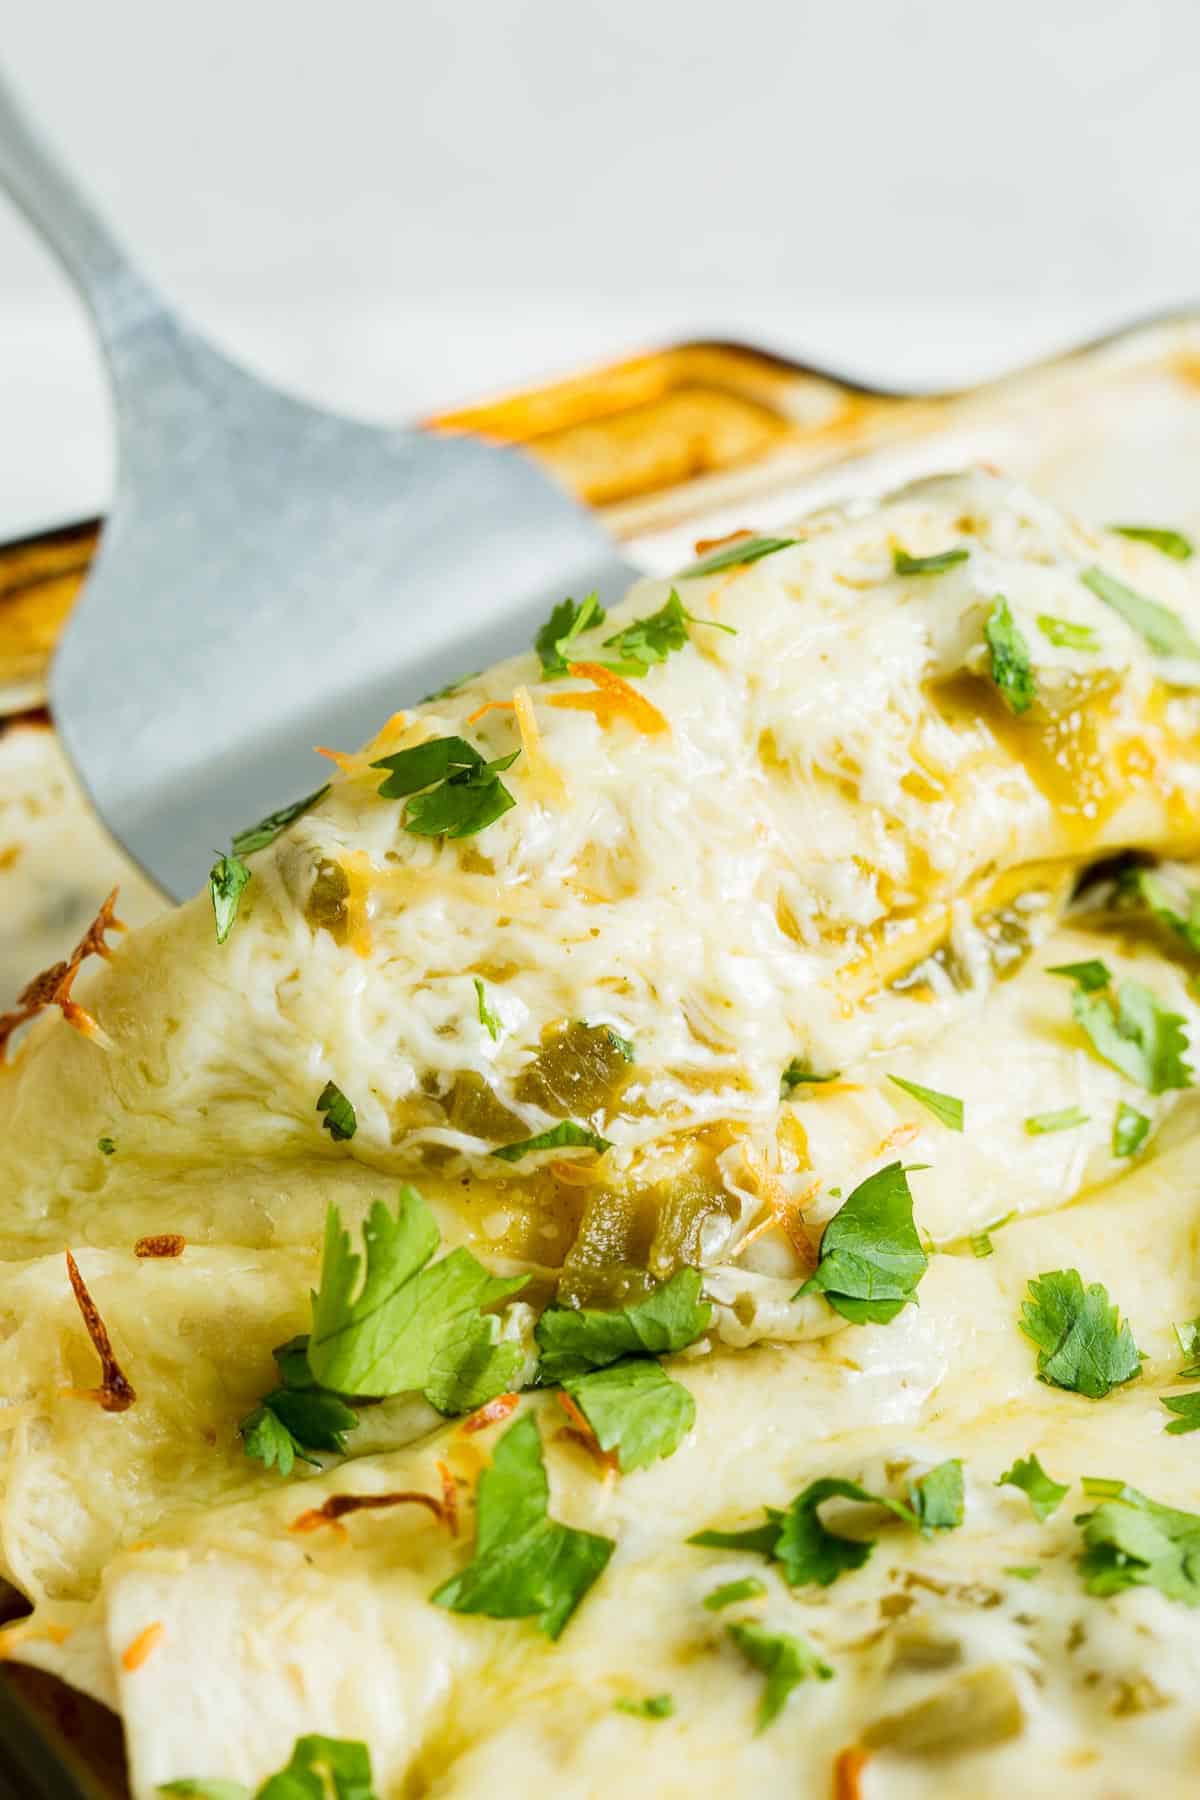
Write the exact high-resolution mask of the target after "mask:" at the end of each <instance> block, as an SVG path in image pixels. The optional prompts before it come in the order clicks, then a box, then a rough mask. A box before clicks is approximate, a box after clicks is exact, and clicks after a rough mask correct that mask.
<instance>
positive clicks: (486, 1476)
mask: <svg viewBox="0 0 1200 1800" xmlns="http://www.w3.org/2000/svg"><path fill="white" fill-rule="evenodd" d="M549 1503H550V1487H549V1483H548V1482H547V1480H546V1465H545V1461H544V1459H543V1456H542V1441H541V1438H540V1436H539V1435H538V1427H537V1420H536V1419H535V1418H534V1416H533V1414H532V1413H526V1414H525V1415H524V1417H523V1418H520V1419H518V1420H517V1422H516V1424H515V1425H511V1426H510V1427H509V1429H508V1430H507V1431H506V1432H505V1433H504V1435H503V1437H502V1438H501V1439H500V1441H499V1442H498V1443H497V1445H496V1448H495V1451H494V1452H493V1455H492V1462H491V1466H490V1467H489V1468H486V1469H485V1470H484V1471H483V1473H482V1475H481V1476H480V1477H479V1490H478V1507H477V1512H476V1531H475V1554H474V1557H473V1558H472V1560H471V1561H470V1562H469V1563H468V1564H467V1566H466V1568H465V1569H463V1570H462V1571H461V1572H460V1573H459V1574H457V1575H454V1576H452V1577H451V1579H450V1580H449V1581H445V1582H443V1583H442V1585H441V1587H439V1588H436V1589H435V1590H434V1592H433V1593H432V1594H431V1595H430V1599H431V1600H432V1601H433V1603H434V1605H435V1606H444V1607H447V1608H448V1609H449V1611H451V1612H459V1613H486V1614H487V1616H488V1617H489V1618H491V1619H528V1618H536V1619H537V1622H538V1629H539V1630H540V1631H543V1632H545V1634H546V1636H547V1637H549V1638H556V1637H558V1635H559V1633H560V1632H561V1631H562V1629H563V1627H564V1625H566V1623H567V1621H568V1619H569V1618H570V1617H571V1614H572V1613H573V1612H574V1611H575V1608H576V1607H577V1606H578V1605H579V1602H580V1601H581V1600H582V1599H583V1597H584V1595H585V1594H586V1593H587V1591H588V1589H589V1588H590V1587H591V1586H592V1584H593V1582H594V1581H596V1580H597V1579H598V1577H599V1576H600V1575H601V1574H602V1573H603V1572H604V1569H605V1567H606V1565H607V1563H608V1559H609V1557H610V1556H611V1555H612V1553H613V1551H614V1550H615V1548H616V1545H615V1543H614V1542H613V1540H612V1539H611V1538H606V1537H599V1536H597V1535H596V1534H595V1533H594V1532H591V1531H577V1530H576V1529H575V1528H574V1527H573V1526H570V1525H560V1524H559V1523H558V1521H557V1520H555V1519H552V1518H550V1516H549Z"/></svg>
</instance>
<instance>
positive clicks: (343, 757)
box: [313, 744, 354, 775]
mask: <svg viewBox="0 0 1200 1800" xmlns="http://www.w3.org/2000/svg"><path fill="white" fill-rule="evenodd" d="M313 749H314V750H315V751H316V753H317V755H318V756H324V757H327V758H328V760H329V761H330V762H331V763H334V764H335V765H336V767H337V768H339V769H340V770H341V772H342V774H343V775H353V773H354V758H353V756H351V754H350V752H349V751H348V750H331V749H330V748H329V746H328V745H327V744H314V745H313Z"/></svg>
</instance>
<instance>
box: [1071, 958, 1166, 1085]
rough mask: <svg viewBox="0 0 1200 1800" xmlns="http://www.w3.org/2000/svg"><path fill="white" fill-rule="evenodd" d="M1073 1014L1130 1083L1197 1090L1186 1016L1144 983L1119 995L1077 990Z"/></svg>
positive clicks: (1122, 988)
mask: <svg viewBox="0 0 1200 1800" xmlns="http://www.w3.org/2000/svg"><path fill="white" fill-rule="evenodd" d="M1071 1010H1072V1011H1073V1012H1074V1014H1075V1018H1076V1021H1077V1022H1078V1024H1079V1025H1080V1026H1081V1027H1082V1029H1083V1030H1084V1032H1085V1033H1086V1034H1087V1037H1088V1038H1089V1040H1090V1042H1091V1045H1092V1048H1093V1049H1094V1050H1095V1052H1096V1054H1097V1055H1098V1056H1102V1057H1103V1058H1104V1060H1105V1062H1107V1063H1111V1064H1112V1066H1113V1068H1114V1069H1119V1070H1120V1071H1121V1073H1122V1075H1127V1076H1128V1077H1129V1079H1130V1081H1136V1082H1137V1083H1138V1084H1139V1086H1141V1087H1144V1088H1146V1089H1148V1090H1149V1092H1150V1093H1152V1094H1163V1093H1166V1091H1167V1089H1168V1088H1185V1087H1190V1086H1191V1081H1192V1070H1191V1065H1190V1064H1189V1063H1188V1062H1187V1061H1186V1060H1185V1058H1186V1052H1187V1048H1188V1040H1187V1033H1186V1032H1185V1030H1184V1020H1183V1016H1182V1014H1180V1013H1173V1012H1169V1011H1168V1010H1167V1008H1166V1007H1165V1006H1163V1005H1162V1003H1161V1002H1160V1000H1159V999H1158V997H1157V995H1155V994H1154V993H1152V992H1151V990H1150V989H1149V988H1148V987H1143V986H1142V983H1141V982H1140V981H1123V982H1122V983H1121V985H1120V987H1119V988H1118V989H1117V990H1116V994H1115V996H1112V995H1109V994H1107V993H1089V992H1088V990H1087V989H1086V988H1084V987H1077V988H1076V989H1075V991H1074V993H1073V994H1072V995H1071Z"/></svg>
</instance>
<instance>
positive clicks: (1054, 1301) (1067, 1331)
mask: <svg viewBox="0 0 1200 1800" xmlns="http://www.w3.org/2000/svg"><path fill="white" fill-rule="evenodd" d="M1020 1323H1021V1330H1022V1331H1023V1332H1024V1333H1025V1335H1026V1337H1028V1338H1032V1340H1033V1342H1034V1343H1035V1344H1036V1345H1037V1350H1038V1358H1037V1372H1038V1380H1039V1381H1044V1382H1046V1383H1047V1384H1048V1385H1049V1386H1051V1387H1061V1388H1067V1389H1068V1390H1069V1391H1070V1392H1071V1393H1074V1394H1085V1395H1086V1396H1087V1398H1088V1399H1089V1400H1102V1399H1103V1398H1104V1396H1105V1394H1109V1393H1111V1392H1112V1390H1113V1388H1115V1387H1120V1386H1121V1385H1122V1384H1123V1383H1124V1382H1126V1381H1132V1380H1133V1379H1134V1377H1135V1376H1137V1375H1139V1374H1140V1373H1141V1367H1142V1353H1141V1351H1140V1350H1139V1349H1138V1347H1137V1345H1136V1344H1135V1343H1134V1341H1133V1333H1132V1332H1131V1331H1130V1329H1129V1322H1128V1320H1122V1319H1121V1318H1120V1315H1119V1312H1118V1309H1117V1308H1116V1306H1114V1305H1113V1302H1112V1301H1111V1300H1110V1299H1109V1296H1108V1290H1107V1289H1106V1288H1104V1287H1103V1286H1102V1285H1101V1284H1100V1283H1099V1282H1098V1281H1097V1282H1093V1283H1092V1285H1091V1286H1090V1287H1088V1288H1085V1287H1084V1285H1083V1278H1082V1276H1081V1275H1080V1273H1079V1271H1078V1269H1056V1270H1054V1271H1053V1272H1051V1273H1050V1274H1047V1275H1039V1276H1036V1277H1034V1278H1033V1279H1032V1280H1031V1281H1030V1283H1029V1298H1028V1299H1027V1300H1026V1301H1025V1302H1024V1304H1023V1305H1022V1308H1021V1321H1020Z"/></svg>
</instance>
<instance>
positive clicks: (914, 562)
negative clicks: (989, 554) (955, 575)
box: [892, 545, 971, 575]
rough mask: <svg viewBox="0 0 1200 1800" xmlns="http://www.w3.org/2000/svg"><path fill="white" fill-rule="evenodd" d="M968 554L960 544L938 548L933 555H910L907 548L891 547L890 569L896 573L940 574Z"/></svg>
mask: <svg viewBox="0 0 1200 1800" xmlns="http://www.w3.org/2000/svg"><path fill="white" fill-rule="evenodd" d="M970 554H971V552H970V551H969V550H967V549H964V548H963V547H962V546H961V545H960V546H959V547H958V548H957V549H955V550H939V551H938V552H937V554H936V555H934V556H910V555H909V554H908V551H907V550H899V549H893V551H892V570H893V572H894V573H895V574H897V575H941V574H943V573H944V572H945V570H947V569H953V568H955V567H956V566H957V565H958V564H959V563H965V562H966V561H967V559H968V557H969V556H970Z"/></svg>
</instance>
